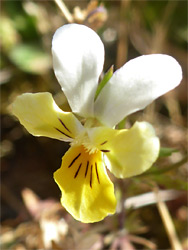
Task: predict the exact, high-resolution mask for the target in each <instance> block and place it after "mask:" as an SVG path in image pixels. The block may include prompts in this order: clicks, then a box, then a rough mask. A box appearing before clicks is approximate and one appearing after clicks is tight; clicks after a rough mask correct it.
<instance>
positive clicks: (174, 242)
mask: <svg viewBox="0 0 188 250" xmlns="http://www.w3.org/2000/svg"><path fill="white" fill-rule="evenodd" d="M153 191H154V193H155V196H156V200H157V208H158V210H159V214H160V216H161V219H162V221H163V224H164V227H165V229H166V232H167V235H168V238H169V241H170V244H171V247H172V249H173V250H182V247H181V244H180V242H179V239H178V237H177V234H176V230H175V227H174V224H173V221H172V218H171V216H170V213H169V211H168V208H167V206H166V204H165V203H164V202H163V201H162V200H161V198H160V195H159V190H158V188H157V187H155V188H154V190H153Z"/></svg>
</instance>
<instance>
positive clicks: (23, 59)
mask: <svg viewBox="0 0 188 250" xmlns="http://www.w3.org/2000/svg"><path fill="white" fill-rule="evenodd" d="M9 57H10V59H11V60H12V62H13V63H14V64H15V65H16V66H17V67H18V68H19V69H21V70H23V71H25V72H29V73H33V74H42V73H44V72H45V71H46V70H48V69H49V68H50V66H51V64H50V62H51V58H50V56H49V54H47V53H45V52H43V51H42V48H39V47H36V46H35V45H29V44H27V45H26V44H20V45H18V46H16V47H14V48H13V49H12V50H11V51H10V53H9Z"/></svg>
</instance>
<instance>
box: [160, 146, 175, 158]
mask: <svg viewBox="0 0 188 250" xmlns="http://www.w3.org/2000/svg"><path fill="white" fill-rule="evenodd" d="M175 152H178V150H177V149H174V148H163V147H161V148H160V152H159V157H168V156H170V155H172V154H173V153H175Z"/></svg>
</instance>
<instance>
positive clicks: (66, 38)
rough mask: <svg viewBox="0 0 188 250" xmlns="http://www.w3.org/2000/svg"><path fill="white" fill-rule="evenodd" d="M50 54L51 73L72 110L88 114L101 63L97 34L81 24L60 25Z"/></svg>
mask: <svg viewBox="0 0 188 250" xmlns="http://www.w3.org/2000/svg"><path fill="white" fill-rule="evenodd" d="M52 54H53V66H54V72H55V75H56V77H57V79H58V81H59V83H60V85H61V87H62V90H63V91H64V93H65V95H66V97H67V99H68V102H69V104H70V107H71V109H72V111H73V112H75V113H78V114H79V115H81V116H84V117H87V116H92V115H93V104H94V96H95V92H96V89H97V84H98V79H99V76H100V74H101V72H102V69H103V63H104V46H103V43H102V42H101V40H100V38H99V36H98V35H97V34H96V33H95V32H94V31H93V30H91V29H90V28H88V27H86V26H84V25H79V24H67V25H64V26H62V27H61V28H59V29H58V30H57V31H56V32H55V34H54V37H53V40H52Z"/></svg>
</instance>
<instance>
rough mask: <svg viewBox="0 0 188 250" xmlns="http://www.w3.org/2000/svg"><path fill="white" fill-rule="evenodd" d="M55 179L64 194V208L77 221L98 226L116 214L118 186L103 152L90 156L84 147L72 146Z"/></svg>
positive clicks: (62, 200) (62, 199)
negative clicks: (106, 218) (115, 192)
mask: <svg viewBox="0 0 188 250" xmlns="http://www.w3.org/2000/svg"><path fill="white" fill-rule="evenodd" d="M54 179H55V181H56V183H57V184H58V186H59V188H60V190H61V192H62V197H61V203H62V205H63V206H64V207H65V209H66V210H67V211H68V212H69V213H70V214H71V215H72V216H73V217H74V218H75V219H77V220H79V221H81V222H84V223H91V222H97V221H100V220H102V219H103V218H104V217H106V216H107V215H108V214H113V213H114V212H115V210H116V199H115V196H114V186H113V184H112V182H111V181H110V179H109V177H108V176H107V173H106V169H105V164H104V162H103V159H102V153H101V152H100V151H98V152H96V153H93V154H89V152H87V151H86V149H85V148H84V147H83V146H72V147H71V148H70V149H69V150H68V151H67V153H66V154H65V155H64V156H63V158H62V165H61V168H60V169H58V170H57V171H56V172H55V173H54Z"/></svg>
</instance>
